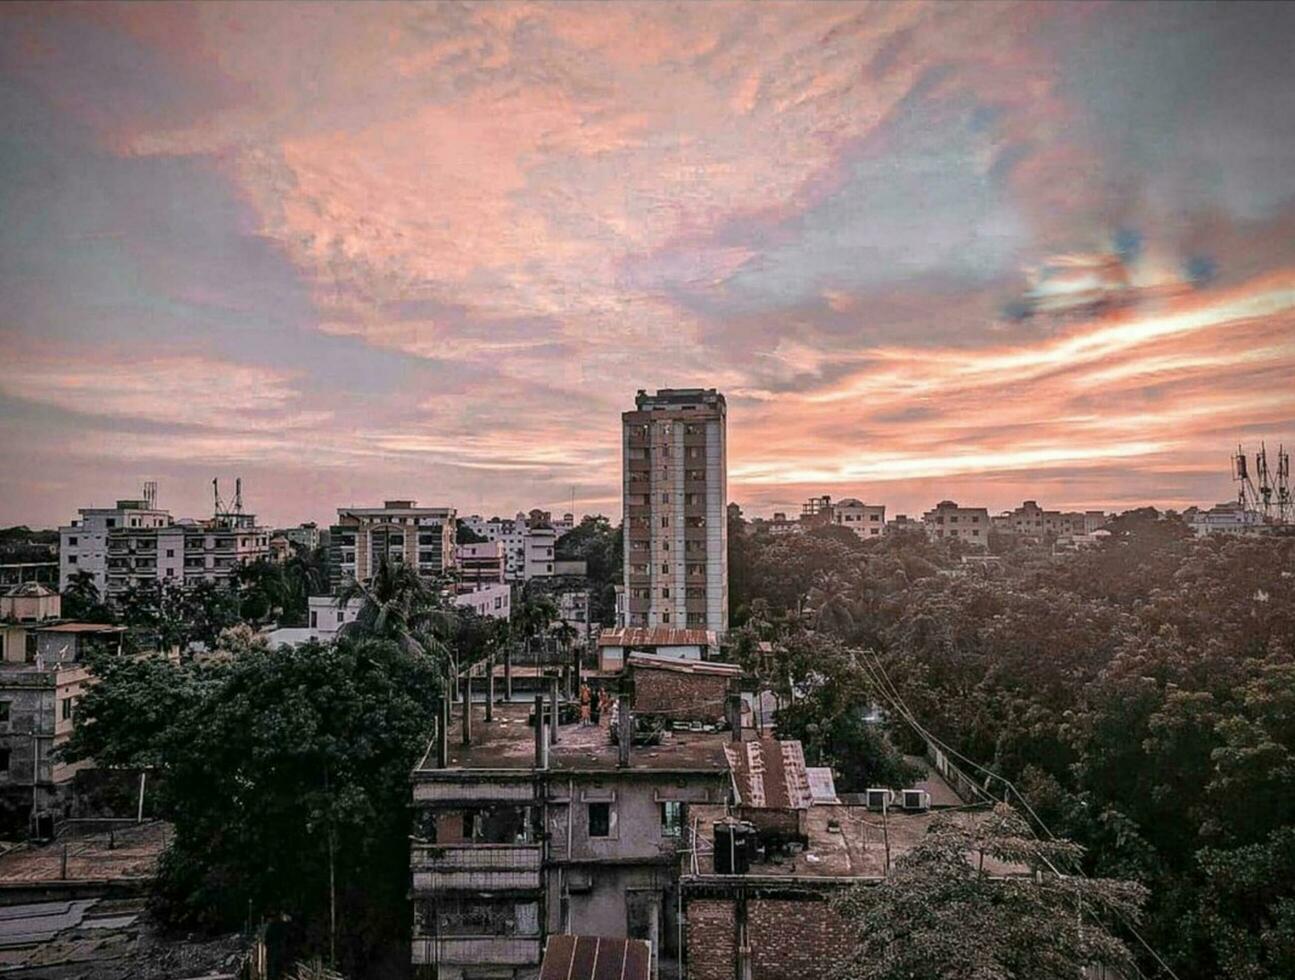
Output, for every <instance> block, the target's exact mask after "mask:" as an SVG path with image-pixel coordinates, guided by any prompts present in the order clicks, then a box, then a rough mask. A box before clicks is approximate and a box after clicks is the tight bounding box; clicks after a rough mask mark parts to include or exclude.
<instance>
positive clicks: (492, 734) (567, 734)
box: [418, 702, 729, 772]
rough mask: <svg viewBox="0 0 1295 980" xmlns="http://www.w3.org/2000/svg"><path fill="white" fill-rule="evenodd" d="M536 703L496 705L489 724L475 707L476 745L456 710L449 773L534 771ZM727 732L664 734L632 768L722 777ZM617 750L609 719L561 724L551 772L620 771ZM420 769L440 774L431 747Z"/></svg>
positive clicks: (640, 751) (642, 749) (636, 755)
mask: <svg viewBox="0 0 1295 980" xmlns="http://www.w3.org/2000/svg"><path fill="white" fill-rule="evenodd" d="M532 707H533V705H532V704H500V705H496V706H495V710H494V716H495V718H494V721H490V722H487V721H486V720H485V705H484V704H481V703H480V702H476V703H474V704H473V705H472V744H471V745H470V746H465V745H464V744H463V739H462V724H463V720H462V715H463V705H462V703H461V702H460V703H459V704H456V705H454V711H453V719H454V720H453V724H452V725H451V726H450V745H449V749H450V751H449V761H450V765H449V768H450V769H453V770H464V769H530V768H531V767H532V766H533V765H534V764H535V729H533V728H532V727H531V726H530V725H529V724H528V719H529V717H530V712H531V709H532ZM728 742H729V734H728V733H727V732H665V733H664V734H663V736H662V742H661V744H659V745H636V746H634V748H633V750H632V751H631V752H630V769H632V770H643V771H651V770H658V771H671V770H690V771H701V772H704V771H715V772H724V771H726V770H727V768H728V761H727V759H726V758H725V755H724V746H725V745H726V744H728ZM616 763H617V746H616V745H615V744H614V743H613V742H612V739H611V730H610V729H609V727H608V717H607V715H606V714H605V713H604V714H603V716H602V719H601V723H600V724H599V725H595V726H590V727H584V728H582V727H581V726H580V725H579V724H570V725H560V726H559V728H558V743H557V745H550V746H549V768H550V769H553V770H557V771H572V772H580V771H588V772H603V771H608V770H614V769H616V768H618V767H617V764H616ZM418 768H419V770H429V771H432V772H437V771H439V770H437V768H436V746H435V743H433V744H432V746H431V747H430V749H429V751H428V753H427V755H426V756H424V758H423V760H422V762H420V763H419V766H418Z"/></svg>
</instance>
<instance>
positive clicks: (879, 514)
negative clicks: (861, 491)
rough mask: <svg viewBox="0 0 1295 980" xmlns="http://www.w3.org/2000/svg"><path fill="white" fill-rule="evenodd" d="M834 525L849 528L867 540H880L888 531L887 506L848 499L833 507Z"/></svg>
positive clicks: (852, 498)
mask: <svg viewBox="0 0 1295 980" xmlns="http://www.w3.org/2000/svg"><path fill="white" fill-rule="evenodd" d="M832 523H833V524H837V525H839V526H841V527H844V528H849V529H850V530H851V531H853V532H854V533H855V534H856V535H858V536H859V537H860V538H863V539H865V540H866V539H868V538H879V537H881V535H882V534H883V533H884V532H885V530H886V505H885V504H865V503H863V501H861V500H856V499H855V498H854V497H846V498H845V499H844V500H838V501H837V502H836V503H835V504H833V505H832Z"/></svg>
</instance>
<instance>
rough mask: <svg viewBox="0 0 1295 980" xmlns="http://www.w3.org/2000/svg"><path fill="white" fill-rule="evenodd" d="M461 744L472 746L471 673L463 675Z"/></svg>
mask: <svg viewBox="0 0 1295 980" xmlns="http://www.w3.org/2000/svg"><path fill="white" fill-rule="evenodd" d="M463 744H464V745H471V744H472V672H471V671H469V672H468V673H466V674H464V675H463Z"/></svg>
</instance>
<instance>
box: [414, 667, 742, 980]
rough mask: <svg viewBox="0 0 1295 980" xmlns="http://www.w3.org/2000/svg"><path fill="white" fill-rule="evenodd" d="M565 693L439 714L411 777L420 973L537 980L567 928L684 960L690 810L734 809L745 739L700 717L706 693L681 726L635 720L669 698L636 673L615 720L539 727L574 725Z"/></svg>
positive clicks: (679, 715) (678, 721)
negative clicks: (563, 702) (731, 801)
mask: <svg viewBox="0 0 1295 980" xmlns="http://www.w3.org/2000/svg"><path fill="white" fill-rule="evenodd" d="M556 684H557V682H556V681H554V690H553V692H552V694H551V700H550V701H549V702H548V703H547V704H545V706H544V710H543V711H542V712H540V713H539V714H538V716H536V713H535V711H534V710H533V709H532V708H531V706H528V705H519V704H507V703H505V704H499V705H495V706H493V710H492V714H491V720H490V721H487V720H486V719H485V716H484V706H483V705H482V704H480V702H474V700H473V699H472V698H471V697H469V698H464V699H462V700H461V701H460V702H459V704H458V706H457V707H456V709H455V711H454V716H455V717H454V718H453V720H450V706H449V704H448V703H446V704H443V705H442V718H443V719H445V720H446V723H445V724H444V725H443V727H442V732H441V734H440V735H439V737H438V738H437V739H436V740H435V741H434V742H433V744H432V746H431V747H430V748H429V750H428V753H427V755H426V757H425V758H424V759H423V761H422V762H421V763H420V764H419V766H418V767H417V769H415V771H414V772H413V774H412V796H413V803H414V808H415V814H416V816H415V832H414V839H413V842H412V845H411V851H410V876H411V893H412V896H413V902H414V930H413V944H412V949H411V958H412V961H413V963H414V965H415V967H416V968H417V969H418V970H419V971H420V973H419V975H420V976H423V977H428V978H433V977H434V978H437V980H443V978H453V980H459V978H463V977H470V976H479V975H489V976H493V977H524V976H534V975H535V973H536V970H537V967H538V966H539V964H540V959H541V952H542V950H543V949H544V947H545V943H546V940H547V939H548V937H550V936H553V935H557V934H563V933H570V934H576V935H588V936H601V937H612V938H617V937H624V938H631V939H641V940H646V941H647V942H648V943H649V946H650V948H651V950H652V952H653V955H654V956H655V957H657V958H658V959H659V960H660V961H671V962H677V960H678V958H679V953H680V950H679V942H678V940H679V938H680V936H681V930H680V925H681V922H680V920H679V918H678V916H677V909H678V892H677V881H678V867H679V857H678V850H679V848H680V847H681V843H682V841H683V840H684V839H685V836H684V835H685V831H686V827H687V823H688V810H689V807H692V806H699V805H704V804H722V803H723V802H724V801H726V800H727V799H728V798H729V792H730V789H729V787H730V786H731V777H730V775H729V772H728V760H727V756H726V755H725V751H724V749H725V746H726V745H727V744H728V742H729V741H730V740H731V738H732V735H731V734H730V733H728V732H724V731H720V730H717V728H716V726H715V725H714V724H713V723H711V722H710V721H704V720H703V719H701V718H696V719H692V718H689V717H687V714H688V711H687V708H686V705H688V704H692V703H696V702H697V701H699V700H703V701H704V700H706V699H705V698H700V699H699V698H687V697H682V698H678V697H677V698H676V699H675V701H674V702H673V703H672V704H671V705H670V708H671V710H673V711H675V712H676V714H675V715H673V716H672V718H671V719H670V723H666V722H665V721H664V720H663V719H662V718H661V717H660V716H652V715H649V714H648V713H647V712H646V711H644V712H643V721H642V723H640V722H638V721H635V720H634V719H636V718H639V717H640V711H641V709H644V708H645V707H647V706H648V700H649V695H650V696H651V698H652V699H659V697H660V692H657V693H651V692H653V691H654V690H655V688H656V685H655V683H654V681H653V680H651V679H648V678H645V677H639V676H637V674H636V676H635V677H634V678H633V689H634V691H633V693H632V694H630V693H628V689H627V691H626V692H624V693H622V694H621V695H620V696H619V699H618V703H617V705H616V708H615V710H614V711H613V712H611V713H610V714H611V715H614V718H609V716H608V713H604V714H603V715H602V716H601V717H600V721H599V724H597V725H589V726H582V725H578V724H561V723H559V725H558V726H557V729H556V730H554V729H552V728H551V727H550V726H549V725H548V724H542V725H541V726H540V727H533V726H532V725H531V724H530V723H529V722H530V721H532V720H542V719H544V718H549V719H551V718H553V717H554V716H555V715H557V716H558V717H559V718H562V717H565V716H566V712H564V711H558V712H555V711H553V708H552V706H553V705H554V704H555V703H556V701H557V693H556ZM725 693H726V692H724V691H722V692H721V703H723V701H724V694H725ZM541 699H542V696H541ZM708 707H709V706H708ZM533 716H535V717H533ZM707 717H708V718H709V716H707ZM469 719H470V721H469ZM694 729H695V730H694ZM621 732H623V733H624V734H623V736H622V735H621V734H620V733H621ZM631 733H632V734H631Z"/></svg>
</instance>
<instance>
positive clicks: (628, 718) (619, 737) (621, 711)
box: [616, 694, 634, 768]
mask: <svg viewBox="0 0 1295 980" xmlns="http://www.w3.org/2000/svg"><path fill="white" fill-rule="evenodd" d="M616 706H617V707H616V749H617V756H616V764H617V765H618V766H620V767H621V768H626V767H628V766H629V764H630V746H631V744H632V743H633V741H634V716H633V714H632V712H631V710H630V696H629V695H628V694H622V695H620V697H619V698H617V701H616Z"/></svg>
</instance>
